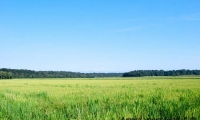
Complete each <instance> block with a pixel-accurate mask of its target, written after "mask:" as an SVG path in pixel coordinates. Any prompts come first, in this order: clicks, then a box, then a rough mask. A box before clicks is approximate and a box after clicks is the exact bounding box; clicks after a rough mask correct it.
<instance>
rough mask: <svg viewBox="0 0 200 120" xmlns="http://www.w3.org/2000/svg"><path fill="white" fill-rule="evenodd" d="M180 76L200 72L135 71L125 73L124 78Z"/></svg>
mask: <svg viewBox="0 0 200 120" xmlns="http://www.w3.org/2000/svg"><path fill="white" fill-rule="evenodd" d="M179 75H200V70H185V69H182V70H169V71H164V70H135V71H130V72H127V73H124V74H123V75H122V77H143V76H179Z"/></svg>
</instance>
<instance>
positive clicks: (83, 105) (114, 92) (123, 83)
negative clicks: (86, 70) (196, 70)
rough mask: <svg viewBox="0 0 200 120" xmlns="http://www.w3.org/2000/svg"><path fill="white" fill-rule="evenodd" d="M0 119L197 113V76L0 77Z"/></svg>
mask: <svg viewBox="0 0 200 120" xmlns="http://www.w3.org/2000/svg"><path fill="white" fill-rule="evenodd" d="M0 119H1V120H71V119H78V120H122V119H129V120H134V119H200V77H198V76H190V77H187V76H186V77H140V78H90V79H89V78H88V79H86V78H82V79H75V78H74V79H13V80H0Z"/></svg>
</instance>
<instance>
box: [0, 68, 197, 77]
mask: <svg viewBox="0 0 200 120" xmlns="http://www.w3.org/2000/svg"><path fill="white" fill-rule="evenodd" d="M179 75H200V70H185V69H182V70H170V71H164V70H135V71H130V72H126V73H79V72H68V71H34V70H26V69H7V68H1V69H0V79H12V78H95V77H143V76H179Z"/></svg>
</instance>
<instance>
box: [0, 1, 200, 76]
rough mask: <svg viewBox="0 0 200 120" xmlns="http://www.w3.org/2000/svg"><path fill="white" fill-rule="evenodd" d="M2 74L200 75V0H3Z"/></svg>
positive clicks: (0, 19) (0, 3)
mask: <svg viewBox="0 0 200 120" xmlns="http://www.w3.org/2000/svg"><path fill="white" fill-rule="evenodd" d="M0 68H12V69H31V70H55V71H74V72H77V71H78V72H128V71H131V70H141V69H143V70H144V69H145V70H148V69H156V70H160V69H163V70H173V69H200V0H0Z"/></svg>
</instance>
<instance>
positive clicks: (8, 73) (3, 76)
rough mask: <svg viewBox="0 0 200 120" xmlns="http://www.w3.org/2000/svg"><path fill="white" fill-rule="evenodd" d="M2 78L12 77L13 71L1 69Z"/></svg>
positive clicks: (0, 76)
mask: <svg viewBox="0 0 200 120" xmlns="http://www.w3.org/2000/svg"><path fill="white" fill-rule="evenodd" d="M0 79H12V73H11V72H4V71H0Z"/></svg>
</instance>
